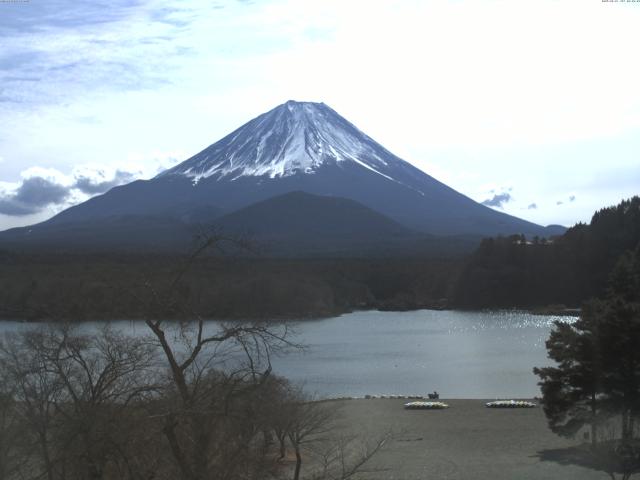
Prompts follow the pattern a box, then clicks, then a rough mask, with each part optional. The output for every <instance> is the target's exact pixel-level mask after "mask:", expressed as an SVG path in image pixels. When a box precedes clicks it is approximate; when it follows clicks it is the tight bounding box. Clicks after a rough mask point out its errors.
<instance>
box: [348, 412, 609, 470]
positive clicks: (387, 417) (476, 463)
mask: <svg viewBox="0 0 640 480" xmlns="http://www.w3.org/2000/svg"><path fill="white" fill-rule="evenodd" d="M407 401H408V400H402V399H370V400H341V401H336V403H337V404H339V405H340V409H341V417H342V422H344V423H343V424H344V428H345V430H346V431H348V432H353V433H358V434H360V435H364V436H366V437H368V438H371V439H374V438H379V437H380V436H382V435H384V433H385V432H387V431H392V432H393V433H394V436H393V438H392V439H391V440H390V441H389V442H388V443H387V444H386V446H385V448H384V449H383V450H382V451H380V452H378V454H376V456H375V457H373V458H372V459H371V461H370V462H369V463H367V465H366V469H367V471H366V472H363V473H359V474H358V476H357V478H358V479H360V480H362V479H371V480H374V479H375V480H380V479H398V480H414V479H415V480H418V479H419V480H426V479H437V480H439V479H443V480H444V479H446V480H449V479H452V480H453V479H455V480H466V479H469V480H472V479H473V480H482V479H490V480H503V479H504V480H507V479H509V480H511V479H517V480H534V479H536V480H537V479H540V480H543V479H544V480H549V479H563V480H569V479H580V480H591V479H606V478H609V477H608V475H607V474H606V473H604V472H598V471H594V470H590V469H587V468H584V467H581V466H578V465H574V464H570V462H566V460H567V458H566V455H564V452H565V449H567V448H568V447H574V446H576V445H579V444H581V443H583V439H582V438H580V439H576V440H566V439H563V438H561V437H558V436H557V435H555V434H553V433H552V432H551V431H550V430H549V429H548V427H547V423H546V419H545V416H544V412H543V411H542V408H540V407H538V408H533V409H489V408H486V407H485V402H486V401H484V400H442V401H444V402H446V403H447V404H449V406H450V408H449V409H446V410H426V411H425V410H405V409H403V404H404V403H406V402H407ZM566 463H569V464H566Z"/></svg>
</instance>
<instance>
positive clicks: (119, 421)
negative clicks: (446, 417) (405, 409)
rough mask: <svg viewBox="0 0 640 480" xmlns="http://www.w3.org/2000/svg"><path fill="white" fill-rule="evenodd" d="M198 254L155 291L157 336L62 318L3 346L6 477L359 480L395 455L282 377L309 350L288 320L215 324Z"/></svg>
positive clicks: (0, 441)
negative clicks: (386, 455)
mask: <svg viewBox="0 0 640 480" xmlns="http://www.w3.org/2000/svg"><path fill="white" fill-rule="evenodd" d="M194 259H195V256H193V257H191V258H190V259H189V261H187V262H186V263H185V265H184V266H183V267H181V268H180V269H178V270H177V271H175V272H174V275H173V277H172V280H171V281H170V282H168V283H166V284H154V283H151V282H148V283H147V284H145V285H144V288H145V289H146V290H147V291H148V293H149V295H148V297H145V298H140V299H139V301H140V302H143V303H144V302H146V303H144V305H145V309H146V315H145V318H144V321H145V325H146V330H145V331H144V332H137V334H125V333H124V332H123V331H121V330H117V329H116V328H115V327H112V326H110V325H109V324H105V325H104V326H103V327H102V328H101V329H100V330H99V331H98V332H97V333H86V331H83V327H81V326H72V325H70V324H65V323H58V324H49V325H48V326H46V327H40V328H25V329H24V330H22V331H21V332H19V333H13V334H11V335H8V336H6V337H5V338H4V339H2V341H1V342H0V479H2V480H4V479H7V480H8V479H11V480H13V479H16V480H18V479H20V480H36V479H47V480H62V479H67V480H74V479H77V480H86V479H95V480H111V479H129V480H152V479H153V480H156V479H157V480H162V479H182V480H205V479H210V478H216V479H221V480H222V479H228V480H236V479H237V480H240V479H242V480H250V479H268V478H274V479H275V478H278V479H279V478H292V479H293V480H298V479H300V478H314V479H347V478H350V477H352V476H353V475H355V474H356V473H357V472H358V470H359V469H360V468H361V467H362V466H363V465H364V464H365V463H366V462H367V461H368V460H369V459H370V458H371V456H373V455H374V454H375V453H376V452H377V451H378V450H379V449H380V448H382V446H383V445H384V442H385V441H386V436H384V437H381V438H379V439H375V440H373V441H372V440H371V439H360V438H357V437H354V436H352V435H348V434H347V433H345V432H344V431H343V430H342V429H341V426H340V425H341V424H340V418H339V416H338V413H339V412H338V409H337V405H338V404H337V403H336V402H319V401H314V399H312V398H310V397H309V396H308V395H306V394H305V393H304V392H303V391H302V390H301V389H300V388H299V387H298V386H295V385H292V384H291V383H290V382H288V381H287V380H286V379H284V378H280V377H278V376H276V375H274V374H273V373H272V368H271V359H272V358H273V356H274V355H278V354H286V353H287V351H289V350H291V349H298V348H301V347H302V346H301V345H298V344H296V343H295V341H294V340H295V339H294V338H293V337H292V336H291V333H290V330H289V327H288V325H287V324H286V323H283V324H276V323H269V324H267V323H263V322H259V321H256V322H219V323H216V324H212V323H210V322H205V321H204V319H203V317H202V316H200V315H199V314H198V312H197V311H194V310H193V309H192V305H191V304H189V303H185V302H184V301H183V296H182V295H181V291H182V289H181V286H182V281H183V280H184V278H186V275H187V272H188V271H189V270H190V268H191V265H192V263H193V260H194ZM165 313H167V314H168V315H165ZM167 316H170V317H174V318H179V319H180V320H174V321H168V320H165V317H167ZM303 467H305V469H303ZM305 471H306V472H307V473H306V475H303V473H304V472H305Z"/></svg>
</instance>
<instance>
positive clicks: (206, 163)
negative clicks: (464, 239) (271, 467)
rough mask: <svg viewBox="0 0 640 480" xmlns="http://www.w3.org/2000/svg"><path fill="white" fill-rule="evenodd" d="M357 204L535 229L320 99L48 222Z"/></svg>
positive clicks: (483, 230) (423, 224)
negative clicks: (309, 200) (280, 201)
mask: <svg viewBox="0 0 640 480" xmlns="http://www.w3.org/2000/svg"><path fill="white" fill-rule="evenodd" d="M295 191H300V192H306V193H309V194H312V195H319V196H324V197H341V198H344V199H349V200H353V201H355V202H358V203H360V204H362V205H363V206H365V207H367V208H369V209H371V210H374V211H376V212H378V213H380V214H382V215H384V216H386V217H388V218H390V219H392V220H394V221H396V222H398V223H399V224H401V225H403V226H405V227H408V228H409V229H411V230H414V231H419V232H423V233H429V234H435V235H497V234H503V235H507V234H512V233H525V234H527V235H539V236H546V234H547V232H546V230H545V229H544V228H543V227H541V226H539V225H536V224H533V223H531V222H527V221H525V220H522V219H519V218H516V217H513V216H510V215H507V214H505V213H502V212H498V211H495V210H492V209H490V208H488V207H485V206H483V205H480V204H478V203H477V202H475V201H473V200H472V199H470V198H469V197H466V196H465V195H463V194H461V193H459V192H457V191H455V190H454V189H452V188H450V187H448V186H447V185H445V184H443V183H442V182H439V181H438V180H436V179H435V178H433V177H431V176H430V175H428V174H427V173H425V172H423V171H421V170H419V169H418V168H416V167H414V166H413V165H411V164H410V163H408V162H405V161H404V160H402V159H400V158H398V157H397V156H395V155H394V154H392V153H391V152H389V151H388V150H387V149H385V148H384V147H382V146H381V145H380V144H378V143H377V142H375V141H374V140H373V139H371V138H370V137H368V136H367V135H365V134H364V133H362V132H361V131H360V130H358V129H357V128H356V127H355V126H354V125H353V124H351V123H350V122H348V121H347V120H346V119H344V118H343V117H341V116H340V115H339V114H337V113H336V112H335V111H333V110H332V109H331V108H329V107H328V106H326V105H324V104H323V103H310V102H293V101H289V102H286V103H284V104H282V105H280V106H278V107H276V108H274V109H273V110H271V111H269V112H267V113H264V114H262V115H260V116H258V117H256V118H254V119H253V120H251V121H249V122H248V123H246V124H245V125H243V126H241V127H240V128H238V129H237V130H235V131H234V132H232V133H231V134H229V135H227V136H226V137H224V138H223V139H221V140H219V141H218V142H216V143H214V144H213V145H211V146H209V147H207V148H206V149H204V150H203V151H201V152H200V153H198V154H196V155H194V156H193V157H191V158H189V159H187V160H185V161H184V162H182V163H180V164H178V165H176V166H175V167H173V168H171V169H169V170H166V171H164V172H162V173H160V174H159V175H158V176H156V177H155V178H152V179H151V180H138V181H135V182H132V183H130V184H127V185H122V186H120V187H116V188H114V189H112V190H110V191H109V192H107V193H105V194H103V195H99V196H97V197H94V198H91V199H90V200H88V201H86V202H84V203H82V204H79V205H77V206H75V207H71V208H69V209H67V210H65V211H63V212H61V213H59V214H58V215H57V216H55V217H53V218H52V219H50V220H48V221H47V222H46V223H51V224H63V223H65V224H71V223H78V222H94V221H96V219H99V218H108V217H113V216H128V215H141V216H149V215H150V216H158V215H161V216H162V215H165V216H166V215H171V216H173V217H175V218H178V219H180V220H181V221H186V220H187V219H202V221H207V220H211V219H213V218H215V217H216V216H219V215H223V214H229V213H232V212H234V211H237V210H239V209H242V208H245V207H248V206H249V205H252V204H254V203H256V202H261V201H264V200H267V199H269V198H272V197H276V196H279V195H283V194H286V193H288V192H295Z"/></svg>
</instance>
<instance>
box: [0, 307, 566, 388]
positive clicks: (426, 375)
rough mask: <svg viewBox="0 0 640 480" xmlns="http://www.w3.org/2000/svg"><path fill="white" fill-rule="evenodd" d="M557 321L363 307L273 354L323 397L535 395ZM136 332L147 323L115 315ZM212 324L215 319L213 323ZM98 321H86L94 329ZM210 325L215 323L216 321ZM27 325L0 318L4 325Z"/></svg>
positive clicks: (319, 323) (304, 331)
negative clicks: (294, 347)
mask: <svg viewBox="0 0 640 480" xmlns="http://www.w3.org/2000/svg"><path fill="white" fill-rule="evenodd" d="M555 320H562V321H572V320H573V319H572V317H559V316H539V315H531V314H529V313H526V312H512V311H497V312H462V311H436V310H419V311H413V312H378V311H366V312H355V313H350V314H346V315H341V316H339V317H335V318H328V319H323V320H311V321H304V322H300V323H297V324H296V331H297V337H296V341H297V342H299V343H302V344H305V345H307V347H308V348H307V349H305V351H304V352H294V353H290V354H288V355H286V356H282V357H277V358H275V359H274V360H273V365H274V372H275V373H277V374H279V375H283V376H285V377H287V378H289V379H291V380H293V381H295V382H299V383H302V384H304V387H305V389H306V390H307V391H308V392H310V393H314V394H317V395H319V396H321V397H336V396H355V397H362V396H364V395H414V394H415V395H424V394H426V393H429V392H432V391H434V390H437V391H438V392H439V393H440V395H441V397H442V398H487V399H489V398H490V399H493V398H507V397H508V398H516V397H520V398H531V397H533V396H536V395H539V393H540V392H539V389H538V387H537V385H536V383H537V377H536V376H535V375H534V374H533V373H532V369H533V367H534V366H545V365H550V364H551V361H550V360H549V359H547V358H546V350H545V345H544V342H545V340H546V339H547V337H548V336H549V331H550V329H551V327H552V325H553V322H554V321H555ZM114 323H115V324H117V325H119V328H122V329H125V330H130V331H132V332H134V333H141V332H146V327H145V326H144V324H143V323H142V322H139V321H133V322H129V321H126V322H114ZM212 323H215V322H212ZM96 325H97V324H96V323H94V322H87V323H86V324H83V329H86V330H89V331H90V330H91V329H94V328H95V327H96ZM212 326H213V325H212ZM22 328H30V325H29V324H24V323H17V322H2V323H0V332H6V331H16V330H19V329H22Z"/></svg>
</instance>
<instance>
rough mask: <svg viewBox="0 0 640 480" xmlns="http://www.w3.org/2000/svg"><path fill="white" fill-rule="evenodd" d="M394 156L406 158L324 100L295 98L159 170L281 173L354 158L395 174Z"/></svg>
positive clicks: (199, 174) (201, 174)
mask: <svg viewBox="0 0 640 480" xmlns="http://www.w3.org/2000/svg"><path fill="white" fill-rule="evenodd" d="M390 161H393V162H395V161H398V162H400V163H405V162H404V161H402V160H400V159H399V158H397V157H395V156H394V155H392V154H391V153H390V152H389V151H387V150H386V149H385V148H384V147H382V146H381V145H379V144H378V143H376V142H375V141H373V140H372V139H371V138H369V137H368V136H367V135H365V134H364V133H362V132H361V131H360V130H358V129H357V128H356V127H355V126H354V125H352V124H351V123H349V122H348V121H347V120H345V119H344V118H343V117H341V116H340V115H338V114H337V113H336V112H335V111H333V110H332V109H331V108H329V107H328V106H326V105H325V104H324V103H312V102H295V101H291V100H290V101H288V102H286V103H284V104H282V105H280V106H278V107H276V108H274V109H273V110H271V111H269V112H267V113H264V114H262V115H260V116H259V117H256V118H254V119H253V120H251V121H250V122H248V123H246V124H245V125H243V126H242V127H240V128H239V129H237V130H235V131H234V132H232V133H231V134H229V135H227V136H226V137H224V138H223V139H222V140H220V141H218V142H216V143H214V144H213V145H211V146H210V147H208V148H206V149H205V150H203V151H202V152H200V153H198V154H197V155H195V156H193V157H191V158H190V159H188V160H186V161H185V162H183V163H181V164H179V165H177V166H175V167H173V168H172V169H170V170H167V171H165V172H162V173H161V174H160V175H159V176H166V175H176V174H179V175H185V176H188V177H190V178H192V179H193V181H194V183H197V182H199V181H200V180H201V179H203V178H208V177H213V176H215V177H216V178H218V179H221V178H224V177H227V178H228V179H231V180H234V179H237V178H239V177H243V176H256V177H258V176H267V177H269V178H276V177H286V176H290V175H296V174H313V173H314V172H315V171H317V169H319V168H320V167H321V166H324V165H335V164H340V163H342V162H354V163H356V164H358V165H360V166H361V167H363V168H366V169H368V170H370V171H372V172H375V173H377V174H379V175H382V176H383V177H386V178H388V179H390V180H393V178H392V177H391V175H390V174H391V172H390V168H389V167H390V165H389V162H390Z"/></svg>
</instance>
